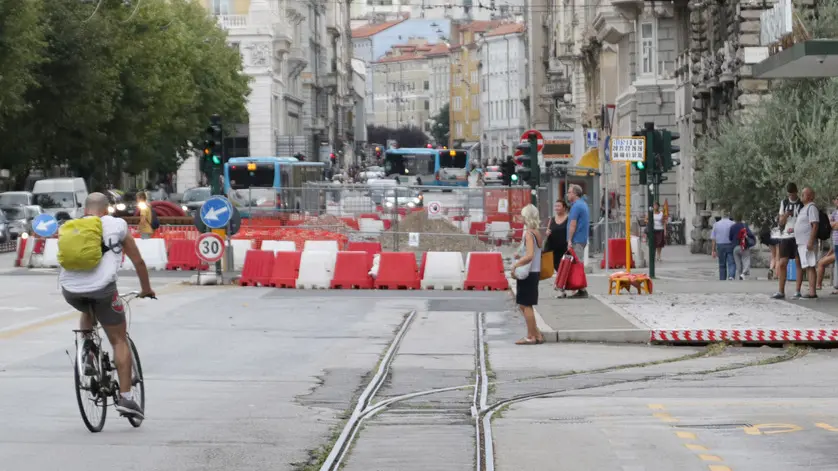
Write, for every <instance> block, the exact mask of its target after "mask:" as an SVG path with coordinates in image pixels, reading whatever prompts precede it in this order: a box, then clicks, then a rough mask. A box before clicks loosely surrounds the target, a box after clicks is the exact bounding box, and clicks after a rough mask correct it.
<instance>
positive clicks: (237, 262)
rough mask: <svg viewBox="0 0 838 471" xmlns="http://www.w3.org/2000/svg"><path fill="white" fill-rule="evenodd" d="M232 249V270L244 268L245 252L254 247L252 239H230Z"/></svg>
mask: <svg viewBox="0 0 838 471" xmlns="http://www.w3.org/2000/svg"><path fill="white" fill-rule="evenodd" d="M230 246H231V248H232V250H233V270H241V269H242V268H244V262H245V259H246V258H247V253H248V252H250V251H251V250H253V248H254V247H255V245H254V242H253V240H252V239H233V240H231V241H230Z"/></svg>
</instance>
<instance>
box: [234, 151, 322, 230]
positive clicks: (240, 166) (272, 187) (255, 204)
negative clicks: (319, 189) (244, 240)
mask: <svg viewBox="0 0 838 471" xmlns="http://www.w3.org/2000/svg"><path fill="white" fill-rule="evenodd" d="M325 169H326V164H324V163H323V162H301V161H299V160H298V159H297V158H295V157H232V158H230V159H229V160H228V161H227V163H225V164H224V194H225V195H227V198H228V199H229V200H230V202H231V203H233V205H235V206H236V207H237V208H238V209H239V212H240V213H241V214H242V216H243V217H248V216H250V215H251V214H252V213H253V212H273V211H296V212H299V211H301V210H306V209H314V208H309V207H308V206H311V205H308V204H306V203H307V198H306V197H307V196H309V195H306V194H305V193H306V192H305V191H304V190H303V188H304V187H305V186H306V184H307V183H311V182H318V181H322V180H323V178H324V173H325Z"/></svg>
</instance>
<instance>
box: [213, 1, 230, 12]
mask: <svg viewBox="0 0 838 471" xmlns="http://www.w3.org/2000/svg"><path fill="white" fill-rule="evenodd" d="M212 14H213V15H229V14H230V2H229V1H228V0H212Z"/></svg>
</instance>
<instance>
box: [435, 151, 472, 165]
mask: <svg viewBox="0 0 838 471" xmlns="http://www.w3.org/2000/svg"><path fill="white" fill-rule="evenodd" d="M467 155H468V154H467V153H466V152H465V151H462V150H458V151H454V155H453V156H452V155H451V151H448V150H443V151H441V152H440V153H439V167H440V168H466V162H467V160H468V158H467Z"/></svg>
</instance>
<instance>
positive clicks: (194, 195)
mask: <svg viewBox="0 0 838 471" xmlns="http://www.w3.org/2000/svg"><path fill="white" fill-rule="evenodd" d="M210 196H212V192H211V191H210V187H208V186H199V187H196V188H190V189H188V190H186V192H184V193H183V199H182V200H181V208H183V210H184V211H185V212H186V214H187V215H188V216H194V215H195V213H196V212H197V211H200V210H201V205H203V204H204V201H206V200H208V199H210Z"/></svg>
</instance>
